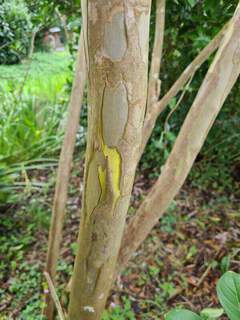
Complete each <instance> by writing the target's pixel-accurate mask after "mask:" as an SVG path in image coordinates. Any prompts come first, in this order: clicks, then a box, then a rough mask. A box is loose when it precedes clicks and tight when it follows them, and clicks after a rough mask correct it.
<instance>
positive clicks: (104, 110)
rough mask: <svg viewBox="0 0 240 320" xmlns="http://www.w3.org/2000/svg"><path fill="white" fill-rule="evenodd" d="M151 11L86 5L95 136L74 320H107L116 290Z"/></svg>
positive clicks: (117, 4) (135, 1) (141, 3)
mask: <svg viewBox="0 0 240 320" xmlns="http://www.w3.org/2000/svg"><path fill="white" fill-rule="evenodd" d="M150 6H151V1H149V0H129V1H123V0H113V1H108V0H101V1H99V0H98V1H97V0H88V1H85V2H84V3H83V13H84V19H85V20H84V21H85V22H86V23H87V28H86V29H85V30H84V35H85V47H86V50H87V51H88V53H89V57H88V58H89V128H88V145H87V154H86V163H85V177H84V195H83V207H82V212H81V224H80V233H79V250H78V252H77V257H76V260H75V265H74V271H73V277H72V284H71V293H70V303H69V319H70V320H83V319H84V320H87V319H95V320H96V319H100V317H101V313H102V310H103V309H104V306H105V303H106V299H107V296H108V293H109V290H110V287H111V284H112V278H113V274H114V269H115V265H116V260H117V257H118V251H119V247H120V243H121V238H122V234H123V229H124V224H125V218H126V213H127V209H128V206H129V200H130V196H131V191H132V185H133V181H134V176H135V170H136V166H137V162H138V157H139V149H140V145H141V140H142V128H143V120H144V114H145V106H146V96H147V64H148V61H147V57H148V32H149V31H148V30H149V16H150ZM85 27H86V25H85ZM143 30H144V34H145V36H144V37H143V35H142V31H143Z"/></svg>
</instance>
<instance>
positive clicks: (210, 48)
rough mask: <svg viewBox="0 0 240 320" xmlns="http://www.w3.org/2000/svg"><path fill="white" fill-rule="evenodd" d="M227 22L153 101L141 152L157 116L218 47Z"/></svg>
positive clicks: (145, 127)
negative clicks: (161, 94)
mask: <svg viewBox="0 0 240 320" xmlns="http://www.w3.org/2000/svg"><path fill="white" fill-rule="evenodd" d="M228 25H229V22H228V23H227V24H226V25H225V26H224V27H223V28H222V30H221V31H219V33H218V34H217V35H216V36H215V37H214V38H213V40H212V41H211V42H210V43H209V44H208V45H207V46H206V47H205V48H204V49H203V50H202V51H201V52H200V53H199V54H198V55H197V57H196V58H195V59H194V60H193V61H192V62H191V63H190V64H189V65H188V67H187V68H186V69H185V70H184V71H183V73H182V74H181V76H180V77H179V78H178V79H177V81H176V82H175V83H174V84H173V85H172V87H171V88H170V89H169V91H168V92H167V93H166V94H165V95H164V96H163V97H162V99H161V100H160V101H158V102H156V103H155V105H154V106H153V107H152V108H151V113H150V112H149V114H148V117H146V119H145V121H144V128H143V140H142V146H141V154H142V153H143V151H144V149H145V147H146V144H147V142H148V139H149V138H150V136H151V134H152V131H153V129H154V126H155V122H156V120H157V118H158V116H159V115H160V114H161V113H162V112H163V111H164V110H165V109H166V107H167V106H168V104H169V102H170V101H171V99H172V98H173V97H175V96H176V95H177V94H178V93H179V91H181V90H182V88H183V87H184V86H185V84H186V83H187V82H188V80H189V79H190V78H191V76H192V75H194V74H195V72H196V71H197V70H198V69H199V68H200V67H201V65H202V64H203V63H204V62H205V61H206V60H207V59H208V58H209V57H210V56H211V54H212V53H213V52H214V51H215V50H216V49H217V48H218V47H219V45H220V43H221V41H222V38H223V36H224V35H225V32H226V30H227V27H228Z"/></svg>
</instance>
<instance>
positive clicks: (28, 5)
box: [0, 0, 240, 320]
mask: <svg viewBox="0 0 240 320" xmlns="http://www.w3.org/2000/svg"><path fill="white" fill-rule="evenodd" d="M237 3H238V1H237V0H172V1H168V2H167V13H166V31H165V41H164V51H163V61H162V68H161V81H162V91H161V95H163V94H164V93H166V92H167V90H168V89H169V88H170V87H171V85H172V84H173V83H174V81H175V80H176V79H177V78H178V76H180V74H181V72H182V71H183V70H184V69H185V67H187V65H188V64H189V63H190V62H191V61H192V60H193V58H194V57H195V56H196V55H197V54H198V53H199V52H200V51H201V49H203V48H204V46H205V45H206V44H207V43H208V42H209V41H210V40H211V39H212V38H213V37H214V35H215V34H216V33H217V32H218V31H219V30H220V29H221V28H222V26H223V25H224V24H225V23H226V22H227V21H228V20H229V19H230V17H231V16H232V14H233V12H234V9H235V7H236V5H237ZM154 5H155V4H154V3H153V7H154ZM56 8H57V12H58V13H56ZM59 13H60V17H62V18H64V19H63V20H64V21H65V25H63V20H62V19H60V18H59ZM80 16H81V11H80V0H68V1H66V0H55V1H51V0H49V1H48V0H40V1H36V0H3V1H2V2H1V4H0V80H1V81H0V215H1V220H2V221H1V225H0V234H1V235H0V242H1V243H2V245H1V246H0V255H2V256H5V260H4V259H3V260H2V261H1V262H0V281H1V279H2V280H3V281H4V279H6V277H7V274H8V272H10V273H11V272H12V273H13V275H14V276H13V282H11V285H10V289H9V292H10V293H11V295H12V294H13V295H14V294H15V300H14V302H11V303H12V308H15V307H17V305H18V299H20V300H21V299H22V297H25V294H26V292H29V290H30V289H29V288H31V289H32V288H34V287H36V286H37V285H39V282H40V281H41V280H40V276H39V268H40V266H36V265H35V267H34V268H30V271H29V265H24V262H23V257H24V248H25V247H28V246H29V245H30V244H31V243H32V239H33V237H34V236H33V234H34V233H36V232H37V230H39V229H41V228H42V227H43V228H45V230H47V226H48V222H49V214H50V210H51V197H52V192H53V187H54V179H55V169H56V166H57V161H58V157H59V151H60V148H61V143H62V139H63V133H64V123H65V121H66V110H67V105H68V102H69V96H70V92H71V83H72V79H73V74H74V66H75V57H76V51H77V43H78V38H79V33H80V28H81V18H80ZM154 18H155V11H154V9H153V12H152V19H151V37H150V38H151V43H150V47H151V48H152V42H153V36H154ZM56 26H57V27H59V28H60V30H61V36H62V39H63V42H64V43H65V50H64V51H63V52H56V51H54V50H51V49H50V48H47V47H46V46H44V45H43V43H42V39H43V37H44V34H45V32H46V31H47V30H49V28H52V27H56ZM66 28H67V31H68V32H69V34H70V35H71V37H70V39H68V43H67V39H66V34H65V31H66V30H65V29H66ZM33 35H34V52H33V54H32V55H31V56H30V57H29V52H30V51H31V41H32V39H33ZM211 59H212V57H211V58H210V59H209V61H207V62H206V63H205V64H204V65H203V67H202V68H201V69H200V70H199V71H197V73H196V75H195V76H194V78H193V79H192V81H191V83H189V84H188V86H187V87H186V88H185V89H184V90H185V95H184V98H183V100H182V101H181V103H180V105H179V106H178V108H177V109H176V111H174V112H173V114H172V116H171V117H170V119H168V123H166V119H167V115H168V114H169V112H170V111H171V110H173V109H174V108H175V106H176V104H177V101H178V99H179V96H180V94H181V93H180V94H179V96H177V97H175V98H174V99H173V100H172V101H171V103H170V104H169V106H168V108H167V110H166V111H165V112H164V114H162V115H161V117H160V118H159V119H158V121H157V124H156V127H155V130H154V132H153V134H152V137H151V139H150V141H149V144H148V146H147V148H146V152H145V154H144V156H143V158H142V160H141V163H140V168H141V170H142V172H143V174H144V176H145V177H146V178H150V179H155V178H156V177H157V176H158V175H159V173H160V171H161V166H162V165H163V164H164V162H165V160H166V158H167V156H168V154H169V153H170V150H171V148H172V146H173V144H174V141H175V139H176V136H177V134H178V132H179V129H180V127H181V124H182V123H183V121H184V118H185V116H186V114H187V111H188V110H189V107H190V106H191V103H192V101H193V99H194V97H195V95H196V93H197V90H198V88H199V86H200V84H201V81H202V80H203V78H204V75H205V73H206V71H207V69H208V66H209V63H210V62H211ZM239 86H240V83H239V81H238V83H237V84H236V85H235V87H234V89H233V91H232V93H231V95H230V96H229V97H228V99H227V101H226V102H225V104H224V107H223V109H222V111H221V113H220V115H219V116H218V118H217V121H216V123H215V125H214V127H213V129H212V130H211V132H210V134H209V136H208V138H207V141H206V142H205V144H204V147H203V149H202V151H201V153H200V154H199V156H198V158H197V161H196V163H195V165H194V168H193V170H192V171H191V174H190V177H189V179H188V184H189V185H190V186H193V187H197V188H199V189H201V190H204V191H208V190H210V189H211V190H216V191H217V192H218V193H219V194H220V195H221V194H222V195H224V197H227V198H228V197H229V198H231V196H232V195H234V196H236V197H237V196H239V190H240V188H239V183H240V139H239V134H240V95H239V89H240V87H239ZM86 126H87V106H86V100H85V101H84V106H83V110H82V118H81V126H80V128H79V134H78V137H77V148H76V153H75V162H77V163H79V161H80V160H79V159H80V154H82V152H83V151H84V147H85V132H86ZM77 168H78V166H77ZM73 175H74V176H75V177H76V176H78V172H74V173H73ZM73 189H74V186H70V193H71V192H73ZM76 190H78V186H77V187H76V188H75V191H76ZM16 214H17V215H18V216H17V218H16ZM2 216H3V217H4V219H2ZM24 222H25V223H24ZM26 222H28V224H27V225H26ZM13 228H15V230H14V232H13V231H12V229H13ZM1 231H4V232H2V233H1ZM10 235H11V236H10ZM20 238H21V239H20ZM13 243H14V246H13ZM10 248H11V249H12V250H11V251H10ZM14 248H15V249H14ZM14 250H15V251H14ZM16 252H18V253H17V254H18V255H19V256H17V257H16ZM19 252H22V255H21V253H19ZM13 257H14V260H13V261H15V262H12V264H11V265H8V263H7V262H6V261H7V259H8V260H9V259H10V260H11V259H13ZM18 261H20V262H18ZM59 268H60V269H61V268H62V270H64V271H66V272H67V273H68V272H69V269H68V268H69V267H68V266H66V265H64V266H63V265H60V266H59ZM9 270H10V271H9ZM16 270H19V274H21V276H20V275H16V272H17V271H16ZM22 271H24V272H25V273H26V272H32V273H33V279H34V280H30V279H26V276H24V272H22ZM24 277H25V278H24ZM31 281H32V282H31ZM23 283H24V285H22V284H23ZM25 286H26V287H25ZM20 287H21V289H19V288H20ZM1 290H2V291H1ZM24 290H25V291H26V292H25V291H24ZM19 292H20V293H19ZM1 293H2V294H3V296H4V298H3V299H6V291H5V290H4V289H0V295H1ZM10 293H9V294H10ZM19 294H20V298H19ZM40 297H41V293H40V292H38V293H37V295H36V296H34V297H32V299H33V300H34V301H35V302H34V303H35V304H34V303H29V304H28V306H27V307H26V308H25V309H24V311H23V313H22V315H21V316H19V319H30V320H31V319H37V315H38V312H39V308H41V305H40V304H39V301H40V300H41V299H40ZM125 309H126V310H127V311H126V312H127V313H129V316H128V318H129V319H134V318H133V315H132V313H131V310H130V308H129V302H128V301H126V303H125ZM36 310H38V311H36ZM34 312H36V313H34ZM114 312H115V313H116V314H117V316H115V318H114V317H113V318H111V315H108V314H106V315H105V317H106V318H104V319H128V318H127V316H126V314H125V315H123V317H122V318H121V312H120V311H119V310H117V309H115V311H114ZM118 312H119V315H118ZM0 314H1V313H0ZM13 318H14V317H13ZM1 319H2V318H1ZM39 319H40V318H39Z"/></svg>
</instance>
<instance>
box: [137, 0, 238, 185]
mask: <svg viewBox="0 0 240 320" xmlns="http://www.w3.org/2000/svg"><path fill="white" fill-rule="evenodd" d="M237 3H238V1H237V0H233V1H215V0H206V1H195V0H175V1H169V2H168V3H167V15H166V32H165V41H164V55H163V61H162V68H161V76H160V78H161V80H162V93H161V96H162V95H164V93H166V92H167V90H168V89H169V88H170V87H171V85H172V84H173V83H174V82H175V80H176V79H177V78H178V76H180V74H181V72H182V71H183V70H184V69H185V68H186V67H187V66H188V64H189V63H190V62H191V61H192V60H193V59H194V57H195V56H196V55H197V54H198V53H199V52H200V50H201V49H202V48H204V46H205V45H207V43H208V42H209V41H210V40H211V39H212V38H213V37H214V35H215V34H216V33H217V32H218V31H219V30H220V29H221V28H222V27H223V25H224V23H226V22H227V21H228V20H229V19H230V17H231V16H232V14H233V12H234V10H235V8H236V5H237ZM153 27H154V14H153V17H152V28H151V32H152V38H153V33H154V28H153ZM211 61H212V57H211V58H210V59H209V61H208V62H207V63H205V64H204V65H203V66H202V67H201V69H200V70H199V71H198V72H197V73H196V75H195V76H194V78H193V79H192V81H191V83H190V84H189V85H188V86H187V87H186V88H185V89H184V90H185V95H184V98H183V100H182V102H181V103H180V105H179V107H178V108H177V110H176V111H175V112H174V113H173V114H172V116H171V117H170V119H169V121H168V123H166V118H167V115H168V114H169V112H170V111H171V110H172V109H173V108H174V107H175V106H176V104H177V101H178V99H179V97H180V95H181V93H182V92H181V93H180V94H179V96H178V97H176V98H174V99H173V100H172V101H171V103H170V105H169V106H168V108H167V110H166V111H165V112H164V113H163V114H162V115H161V116H160V118H159V120H158V122H157V125H156V127H155V130H154V133H153V135H152V137H151V140H150V143H149V144H148V147H147V149H146V152H145V155H144V158H143V159H142V162H141V163H142V168H146V169H148V171H151V173H152V174H154V175H158V174H159V172H160V168H161V165H162V164H163V163H164V162H165V160H166V158H167V156H168V155H169V152H170V151H171V148H172V146H173V143H174V141H175V139H176V136H177V134H178V132H179V130H180V127H181V125H182V123H183V121H184V118H185V116H186V113H187V111H188V110H189V108H190V106H191V103H192V102H193V99H194V97H195V96H196V94H197V91H198V88H199V87H200V84H201V81H202V80H203V78H204V75H205V74H206V71H207V69H208V66H209V64H210V62H211ZM239 89H240V81H238V82H237V84H236V85H235V87H234V89H233V91H232V93H231V95H230V96H229V97H228V99H227V101H226V102H225V104H224V107H223V110H222V111H221V113H220V115H219V117H218V119H217V121H216V123H215V125H214V127H213V129H212V130H211V132H210V134H209V136H208V139H207V141H206V142H205V145H204V148H203V149H202V151H201V153H200V155H199V156H198V158H197V161H196V163H195V166H194V170H192V173H191V181H192V183H193V184H196V185H201V186H203V187H205V188H208V187H210V186H211V187H214V188H217V189H219V188H222V189H225V190H227V189H228V190H229V191H232V187H233V186H235V189H236V191H237V189H239V188H238V185H239V181H240V166H239V159H240V158H239V156H240V153H239V149H240V140H239V139H237V136H238V135H239V134H240V131H239V119H240V97H239V94H238V92H239Z"/></svg>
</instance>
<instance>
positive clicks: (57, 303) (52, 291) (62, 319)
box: [44, 271, 66, 320]
mask: <svg viewBox="0 0 240 320" xmlns="http://www.w3.org/2000/svg"><path fill="white" fill-rule="evenodd" d="M44 276H45V278H46V280H47V283H48V288H49V291H50V294H51V297H52V299H53V301H54V304H55V307H56V309H57V312H58V315H59V318H60V320H66V318H65V315H64V312H63V309H62V306H61V303H60V301H59V298H58V296H57V292H56V289H55V287H54V285H53V282H52V279H51V277H50V276H49V273H48V272H46V271H45V272H44Z"/></svg>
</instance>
